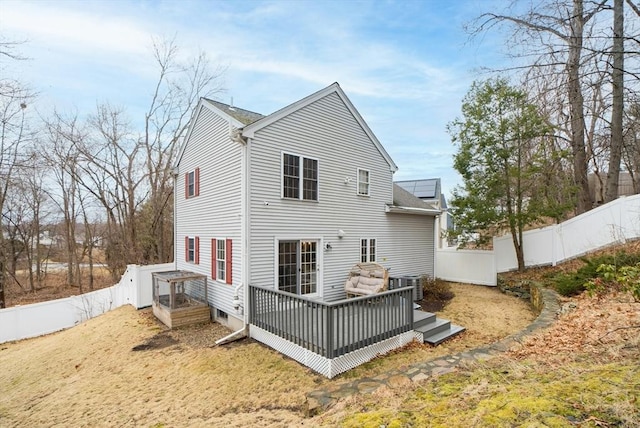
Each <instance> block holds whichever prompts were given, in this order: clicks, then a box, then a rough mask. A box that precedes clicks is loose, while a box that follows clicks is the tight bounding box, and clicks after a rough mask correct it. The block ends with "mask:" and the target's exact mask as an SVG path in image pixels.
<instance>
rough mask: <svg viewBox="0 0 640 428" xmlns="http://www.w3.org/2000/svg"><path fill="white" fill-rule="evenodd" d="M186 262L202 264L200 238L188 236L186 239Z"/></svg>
mask: <svg viewBox="0 0 640 428" xmlns="http://www.w3.org/2000/svg"><path fill="white" fill-rule="evenodd" d="M184 247H185V256H184V258H185V261H187V262H188V263H195V264H199V263H200V238H198V237H197V236H196V237H189V236H186V237H185V238H184Z"/></svg>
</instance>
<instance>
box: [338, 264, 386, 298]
mask: <svg viewBox="0 0 640 428" xmlns="http://www.w3.org/2000/svg"><path fill="white" fill-rule="evenodd" d="M344 288H345V291H346V293H347V297H358V296H370V295H372V294H376V293H380V292H381V291H385V290H387V289H388V288H389V271H387V269H385V268H384V267H383V266H382V265H380V264H378V263H358V264H356V265H355V266H353V267H352V268H351V270H350V271H349V278H348V279H347V281H346V283H345V285H344Z"/></svg>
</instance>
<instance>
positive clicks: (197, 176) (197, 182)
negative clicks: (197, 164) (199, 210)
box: [193, 168, 200, 196]
mask: <svg viewBox="0 0 640 428" xmlns="http://www.w3.org/2000/svg"><path fill="white" fill-rule="evenodd" d="M193 175H194V176H195V177H194V179H193V181H195V183H194V186H193V187H195V189H194V196H200V168H196V172H195V174H193Z"/></svg>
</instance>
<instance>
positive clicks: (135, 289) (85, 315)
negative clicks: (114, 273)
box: [0, 263, 174, 343]
mask: <svg viewBox="0 0 640 428" xmlns="http://www.w3.org/2000/svg"><path fill="white" fill-rule="evenodd" d="M172 269H174V265H173V263H165V264H158V265H151V266H138V265H129V266H127V270H126V271H125V273H124V275H122V278H121V279H120V282H119V283H118V284H116V285H113V286H111V287H108V288H103V289H101V290H96V291H92V292H90V293H85V294H81V295H79V296H72V297H67V298H65V299H57V300H51V301H48V302H41V303H34V304H31V305H24V306H15V307H12V308H6V309H0V343H3V342H8V341H10V340H20V339H26V338H29V337H36V336H41V335H43V334H48V333H53V332H55V331H59V330H64V329H65V328H69V327H73V326H74V325H77V324H80V323H81V322H84V321H86V320H88V319H90V318H93V317H96V316H98V315H101V314H103V313H105V312H107V311H109V310H111V309H115V308H118V307H120V306H124V305H132V306H134V307H135V308H138V309H139V308H144V307H146V306H151V292H152V289H151V287H152V282H151V273H153V272H161V271H167V270H172Z"/></svg>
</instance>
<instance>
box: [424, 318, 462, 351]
mask: <svg viewBox="0 0 640 428" xmlns="http://www.w3.org/2000/svg"><path fill="white" fill-rule="evenodd" d="M413 330H414V331H415V332H416V333H417V335H418V337H420V336H422V342H424V343H429V344H431V345H438V344H440V343H442V342H444V341H445V340H447V339H448V338H450V337H453V336H455V335H456V334H458V333H462V332H463V331H464V330H465V328H464V327H461V326H459V325H455V324H451V321H449V320H445V319H442V318H438V317H436V315H435V314H432V313H431V312H424V311H420V310H414V311H413Z"/></svg>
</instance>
